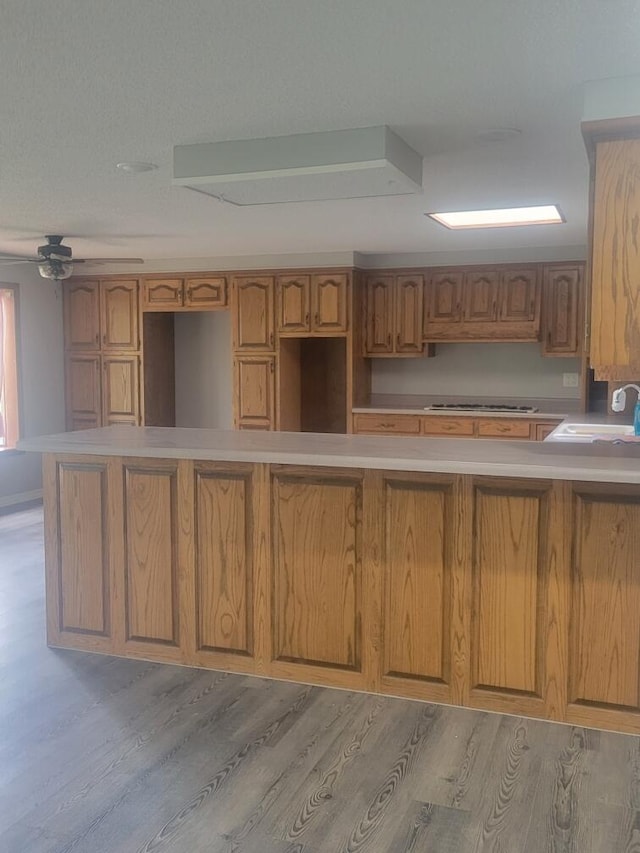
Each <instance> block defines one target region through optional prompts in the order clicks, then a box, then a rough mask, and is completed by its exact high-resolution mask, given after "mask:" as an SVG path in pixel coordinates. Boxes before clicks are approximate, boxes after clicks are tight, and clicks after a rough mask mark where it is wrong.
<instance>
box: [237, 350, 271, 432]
mask: <svg viewBox="0 0 640 853" xmlns="http://www.w3.org/2000/svg"><path fill="white" fill-rule="evenodd" d="M233 371H234V392H235V393H234V401H235V425H236V427H240V428H241V429H246V428H249V427H250V428H253V429H273V427H274V415H275V357H274V356H271V355H265V356H260V355H254V356H250V355H249V356H238V357H236V358H235V359H234V362H233Z"/></svg>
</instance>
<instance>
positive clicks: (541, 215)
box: [426, 204, 565, 231]
mask: <svg viewBox="0 0 640 853" xmlns="http://www.w3.org/2000/svg"><path fill="white" fill-rule="evenodd" d="M426 215H427V216H429V217H430V218H431V219H435V221H436V222H439V223H440V224H441V225H444V226H445V227H446V228H450V229H452V230H454V231H455V230H459V229H463V228H509V227H514V226H516V225H556V224H559V223H561V222H564V221H565V220H564V217H563V216H562V214H561V213H560V211H559V209H558V207H557V205H555V204H543V205H537V206H535V207H505V208H500V209H499V210H458V211H452V212H450V213H427V214H426Z"/></svg>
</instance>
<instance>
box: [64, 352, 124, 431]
mask: <svg viewBox="0 0 640 853" xmlns="http://www.w3.org/2000/svg"><path fill="white" fill-rule="evenodd" d="M65 373H66V377H65V379H66V382H65V384H66V420H67V429H91V428H93V427H97V426H109V425H110V424H116V423H126V424H132V425H134V426H137V425H139V424H140V390H139V385H140V357H139V356H138V355H80V354H74V353H72V354H70V355H68V356H67V361H66V371H65Z"/></svg>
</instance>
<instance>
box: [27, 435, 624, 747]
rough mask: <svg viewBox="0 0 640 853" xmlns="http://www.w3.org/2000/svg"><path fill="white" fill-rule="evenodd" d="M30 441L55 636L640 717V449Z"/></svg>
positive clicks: (463, 699) (193, 439) (281, 674)
mask: <svg viewBox="0 0 640 853" xmlns="http://www.w3.org/2000/svg"><path fill="white" fill-rule="evenodd" d="M21 447H22V448H23V449H25V450H35V451H42V452H43V453H44V457H43V460H44V461H43V469H44V501H45V542H46V579H47V636H48V642H49V644H50V645H52V646H62V647H66V648H73V649H82V650H86V651H92V652H102V653H106V654H114V655H121V656H125V657H136V658H146V659H149V660H155V661H163V662H172V663H180V664H187V665H189V666H198V667H206V668H212V669H223V670H231V671H234V672H239V673H253V674H256V675H261V676H268V677H273V678H283V679H292V680H295V681H301V682H311V683H314V684H321V685H330V686H336V687H342V688H349V689H355V690H366V691H374V692H380V693H387V694H394V695H398V696H405V697H411V698H415V699H422V700H428V701H434V702H444V703H452V704H455V705H463V706H468V707H473V708H483V709H487V710H491V711H500V712H506V713H514V714H524V715H530V716H535V717H543V718H547V719H550V720H562V721H567V722H571V723H576V724H580V725H587V726H596V727H603V728H609V729H616V730H620V731H630V732H640V455H638V456H636V458H633V459H630V458H624V457H622V456H620V455H619V452H618V450H617V448H616V449H612V450H610V451H608V450H607V449H606V448H605V450H604V451H600V452H598V451H594V449H593V448H592V447H585V446H584V445H583V446H582V447H575V446H574V447H569V448H567V447H566V446H558V445H554V446H548V445H544V444H535V445H534V444H530V443H525V442H521V443H520V442H504V441H501V442H493V441H484V442H478V441H474V440H464V439H434V440H429V439H424V438H418V439H410V438H387V437H371V436H344V435H313V434H300V433H296V434H294V433H275V432H271V433H269V432H238V431H229V432H222V431H208V430H186V429H162V428H142V427H140V428H136V427H129V426H113V427H108V428H103V429H96V430H88V431H84V432H78V433H64V434H61V435H57V436H46V437H43V438H34V439H28V440H25V441H23V442H22V444H21ZM601 454H605V455H601Z"/></svg>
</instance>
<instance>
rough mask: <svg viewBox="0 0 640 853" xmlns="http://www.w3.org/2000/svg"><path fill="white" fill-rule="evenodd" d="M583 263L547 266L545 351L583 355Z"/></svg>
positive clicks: (544, 279) (572, 355)
mask: <svg viewBox="0 0 640 853" xmlns="http://www.w3.org/2000/svg"><path fill="white" fill-rule="evenodd" d="M583 287H584V265H583V264H580V265H572V266H567V265H563V264H558V265H554V266H549V267H545V270H544V277H543V284H542V354H543V355H556V356H568V357H573V358H575V357H576V356H578V355H580V352H581V343H582V328H581V326H582V323H583V322H584V320H583V302H584V300H583V296H582V289H583Z"/></svg>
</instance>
